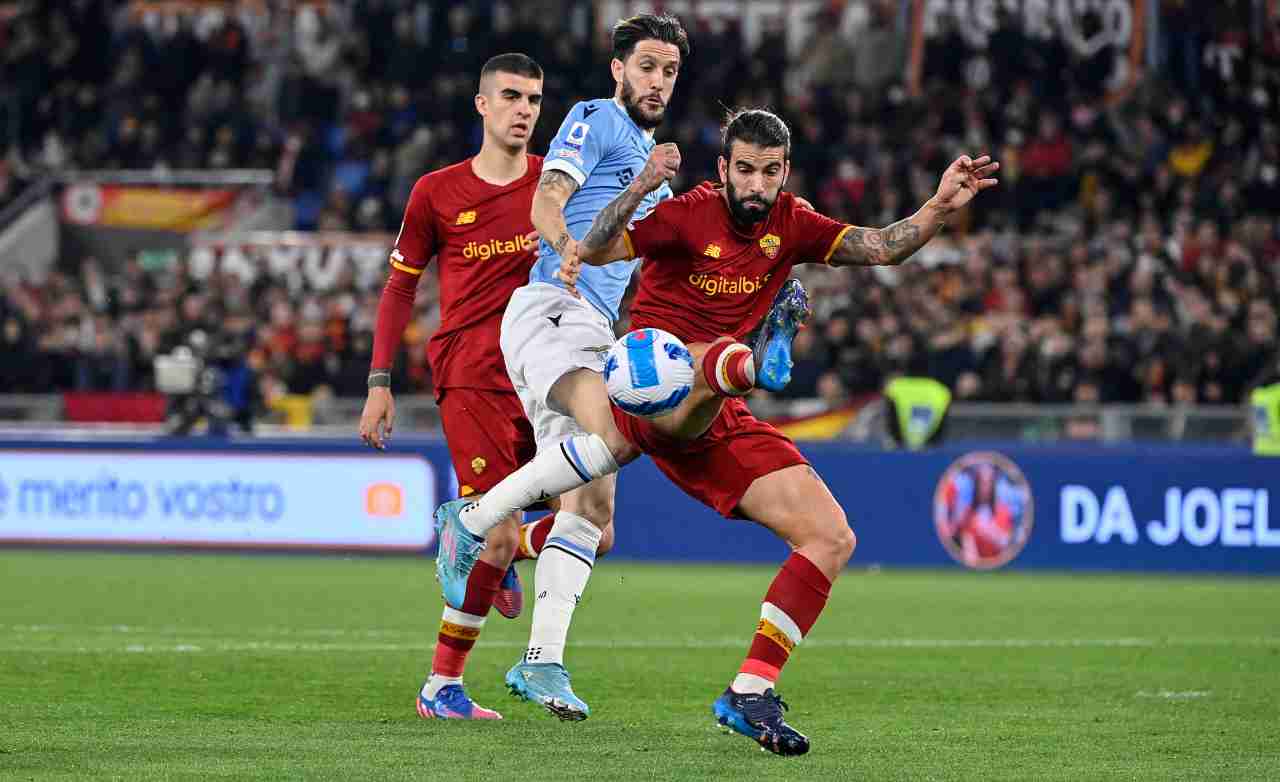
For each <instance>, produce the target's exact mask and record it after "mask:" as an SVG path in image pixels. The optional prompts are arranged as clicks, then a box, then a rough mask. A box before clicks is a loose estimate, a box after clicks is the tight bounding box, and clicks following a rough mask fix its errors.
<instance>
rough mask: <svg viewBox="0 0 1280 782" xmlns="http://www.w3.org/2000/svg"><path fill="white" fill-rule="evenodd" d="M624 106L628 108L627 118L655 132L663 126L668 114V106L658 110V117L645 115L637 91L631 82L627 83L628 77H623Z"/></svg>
mask: <svg viewBox="0 0 1280 782" xmlns="http://www.w3.org/2000/svg"><path fill="white" fill-rule="evenodd" d="M645 97H648V96H645ZM622 105H623V106H624V107H626V109H627V116H629V117H631V121H632V122H634V123H636V124H637V125H639V126H640V127H642V128H644V129H645V130H653V129H654V128H656V127H658V126H659V125H661V124H662V119H663V117H665V116H666V114H667V107H666V106H663V107H662V108H661V109H659V110H658V114H657V116H654V115H650V114H645V113H644V111H643V110H641V108H640V97H639V95H637V90H636V89H635V88H634V87H632V86H631V82H629V81H627V77H626V76H623V77H622Z"/></svg>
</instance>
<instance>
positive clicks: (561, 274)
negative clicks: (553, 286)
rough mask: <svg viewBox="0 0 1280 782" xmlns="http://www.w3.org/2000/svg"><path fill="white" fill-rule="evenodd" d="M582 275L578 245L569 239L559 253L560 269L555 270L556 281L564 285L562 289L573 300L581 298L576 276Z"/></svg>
mask: <svg viewBox="0 0 1280 782" xmlns="http://www.w3.org/2000/svg"><path fill="white" fill-rule="evenodd" d="M581 273H582V259H581V258H579V257H578V243H577V242H575V241H573V240H572V239H570V240H569V241H568V242H567V243H566V244H565V246H564V249H563V250H561V251H560V268H559V269H557V270H556V279H557V280H559V281H560V282H563V283H564V289H565V290H567V291H569V293H571V294H573V296H574V297H575V298H578V299H580V298H582V294H580V293H578V275H579V274H581Z"/></svg>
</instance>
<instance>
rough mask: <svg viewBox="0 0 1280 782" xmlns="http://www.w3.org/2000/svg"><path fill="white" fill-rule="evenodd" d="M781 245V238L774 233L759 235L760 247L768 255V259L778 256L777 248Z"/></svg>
mask: <svg viewBox="0 0 1280 782" xmlns="http://www.w3.org/2000/svg"><path fill="white" fill-rule="evenodd" d="M781 246H782V240H781V239H779V238H778V237H777V235H775V234H765V235H764V236H762V237H760V249H761V250H763V251H764V254H765V255H767V256H768V257H769V260H773V259H774V258H777V257H778V248H779V247H781Z"/></svg>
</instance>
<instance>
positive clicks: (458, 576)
mask: <svg viewBox="0 0 1280 782" xmlns="http://www.w3.org/2000/svg"><path fill="white" fill-rule="evenodd" d="M470 504H471V503H470V501H469V500H464V499H459V500H453V501H452V502H446V503H445V504H443V505H441V506H440V507H439V508H436V516H435V525H436V539H437V540H439V541H440V547H439V549H437V551H436V578H438V579H439V580H440V589H441V591H443V592H444V602H446V603H448V604H449V606H450V607H451V608H455V609H459V610H461V608H462V605H463V604H464V603H465V602H466V600H467V577H468V576H470V575H471V569H472V568H474V567H475V566H476V557H479V556H480V552H481V551H484V540H483V539H481V538H477V537H476V536H475V535H472V534H471V532H470V531H468V530H467V528H466V527H464V526H462V519H461V518H460V517H459V516H458V513H459V512H460V511H461V510H462V509H463V508H465V507H467V506H468V505H470Z"/></svg>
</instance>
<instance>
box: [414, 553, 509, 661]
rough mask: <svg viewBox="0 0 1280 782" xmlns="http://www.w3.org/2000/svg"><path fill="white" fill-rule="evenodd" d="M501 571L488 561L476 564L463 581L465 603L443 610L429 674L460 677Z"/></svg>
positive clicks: (491, 600)
mask: <svg viewBox="0 0 1280 782" xmlns="http://www.w3.org/2000/svg"><path fill="white" fill-rule="evenodd" d="M505 572H506V571H505V569H504V570H499V569H498V568H496V567H494V566H493V565H490V564H489V563H488V562H484V561H479V562H476V565H475V567H474V568H473V569H472V571H471V575H470V576H469V577H468V578H467V602H466V603H464V604H463V605H462V610H457V609H454V608H451V607H449V606H447V605H446V606H445V607H444V616H443V617H442V618H441V620H440V635H439V636H438V637H437V639H436V653H435V657H433V658H432V660H431V673H432V674H433V675H439V676H447V677H450V678H454V679H459V678H462V669H463V668H465V667H466V665H467V655H469V654H470V653H471V649H472V647H474V646H475V645H476V639H477V638H479V637H480V630H481V628H483V627H484V620H485V617H486V616H487V615H488V614H489V608H490V607H491V606H492V605H493V598H494V596H495V595H497V594H498V585H499V584H501V583H502V576H503V575H504V574H505Z"/></svg>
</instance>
